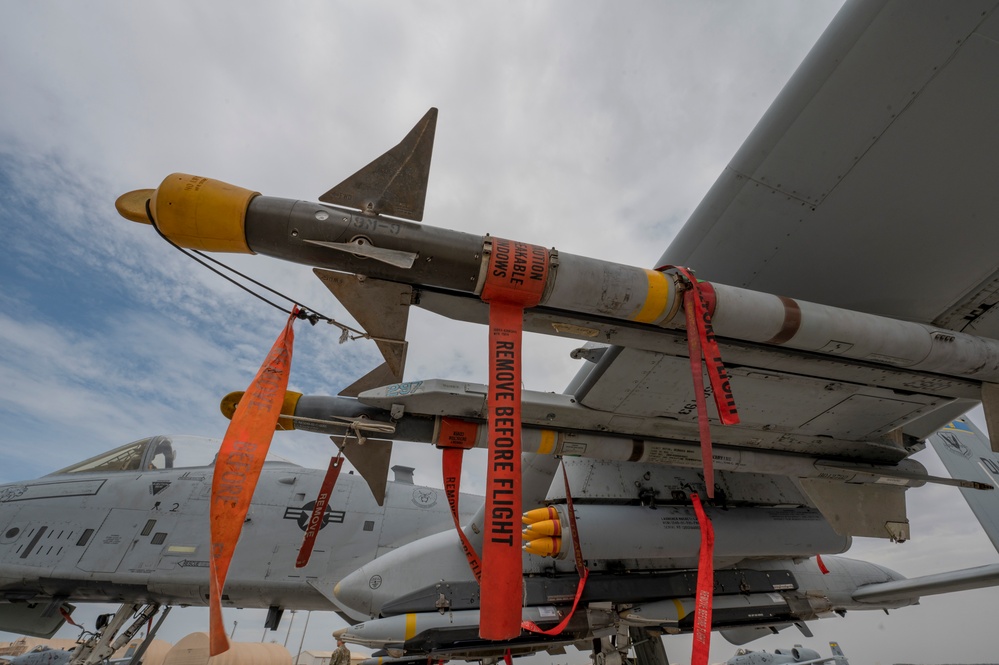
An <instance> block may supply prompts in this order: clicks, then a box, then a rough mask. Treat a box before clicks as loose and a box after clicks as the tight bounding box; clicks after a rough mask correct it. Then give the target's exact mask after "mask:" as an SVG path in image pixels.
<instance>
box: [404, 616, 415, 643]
mask: <svg viewBox="0 0 999 665" xmlns="http://www.w3.org/2000/svg"><path fill="white" fill-rule="evenodd" d="M414 637H416V615H415V614H407V615H406V639H407V640H411V639H413V638H414Z"/></svg>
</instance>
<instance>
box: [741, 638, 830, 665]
mask: <svg viewBox="0 0 999 665" xmlns="http://www.w3.org/2000/svg"><path fill="white" fill-rule="evenodd" d="M829 648H830V649H831V650H832V655H831V656H826V657H825V658H823V657H822V656H820V655H819V652H818V651H815V650H814V649H807V648H805V647H802V646H801V645H799V644H796V645H795V646H793V647H791V648H790V649H774V652H773V653H767V652H766V651H750V650H749V649H739V652H738V653H737V654H736V655H734V656H733V657H731V658H729V659H728V660H727V661H725V665H819V663H836V665H850V661H848V660H847V659H846V656H845V655H844V654H843V649H841V648H840V646H839V644H837V643H836V642H830V643H829Z"/></svg>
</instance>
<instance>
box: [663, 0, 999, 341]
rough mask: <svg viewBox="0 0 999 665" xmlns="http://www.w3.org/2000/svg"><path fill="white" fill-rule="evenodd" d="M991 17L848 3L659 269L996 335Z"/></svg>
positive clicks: (996, 30) (975, 9)
mask: <svg viewBox="0 0 999 665" xmlns="http://www.w3.org/2000/svg"><path fill="white" fill-rule="evenodd" d="M995 5H996V3H995V2H992V1H986V2H967V3H959V4H957V5H955V4H953V3H933V2H921V3H911V2H905V1H904V0H898V1H875V2H850V3H847V5H846V6H845V7H844V8H843V10H842V11H841V12H840V13H839V15H838V16H837V17H836V19H835V20H834V21H833V23H832V24H831V25H830V27H829V28H828V29H827V30H826V32H825V33H824V34H823V36H822V38H821V39H820V40H819V42H818V43H817V44H816V46H815V47H814V48H813V49H812V51H811V53H810V54H809V55H808V57H807V58H806V59H805V60H804V62H803V63H802V64H801V66H800V67H799V68H798V70H797V72H796V73H795V74H794V76H793V77H792V78H791V80H790V81H789V82H788V84H787V85H786V86H785V88H784V90H783V91H782V92H781V93H780V95H779V96H778V97H777V99H776V100H775V101H774V103H773V104H772V106H771V107H770V109H769V110H768V111H767V113H766V114H765V115H764V117H763V118H762V120H760V122H759V124H758V125H757V126H756V128H755V130H754V131H753V132H752V133H751V134H750V135H749V137H748V138H747V140H746V141H745V143H744V144H743V146H742V148H741V149H740V150H739V151H738V153H737V154H736V155H735V157H734V158H733V159H732V161H731V162H730V163H729V165H728V167H727V168H726V169H725V170H724V171H723V172H722V174H721V176H719V178H718V180H717V181H716V182H715V184H714V186H713V187H712V189H711V190H710V192H709V193H708V195H707V196H706V197H705V198H704V200H703V201H702V202H701V204H700V205H699V206H698V208H697V209H696V210H695V211H694V213H693V214H692V216H691V217H690V219H689V221H688V222H687V224H686V225H685V226H684V228H683V230H682V231H681V232H680V234H679V235H678V236H677V238H676V239H675V240H674V242H673V243H672V244H671V245H670V247H669V248H668V249H667V250H666V253H665V254H664V255H663V258H662V261H661V263H670V264H681V265H690V266H692V267H694V268H695V269H696V270H697V271H698V274H699V276H701V277H703V278H704V279H710V280H713V281H718V282H721V283H723V284H729V285H733V286H743V287H747V288H751V289H754V290H758V291H763V292H766V293H774V294H779V295H785V296H789V297H792V298H800V299H803V300H807V301H811V302H819V303H823V304H827V305H835V306H838V307H844V308H848V309H853V310H859V311H863V312H870V313H874V314H881V315H885V316H889V317H892V318H897V319H905V320H909V321H919V322H923V323H933V324H935V325H938V326H941V327H944V328H951V329H954V330H966V331H968V332H974V333H975V334H977V335H982V336H987V337H993V338H995V337H997V336H999V312H991V313H990V310H991V308H992V306H993V305H994V304H995V303H996V302H997V301H999V295H997V288H999V280H997V278H999V261H997V260H996V255H995V252H994V249H993V248H994V247H995V246H996V243H997V242H999V225H996V224H994V223H992V221H991V220H993V219H994V217H995V211H996V209H997V206H999V194H996V192H995V188H994V186H993V183H995V182H996V178H997V176H999V160H997V159H996V155H997V154H999V133H997V132H996V131H995V119H996V117H997V113H999V89H997V88H996V86H995V84H994V82H995V77H996V73H997V68H999V43H997V41H996V39H997V37H999V14H997V13H996V12H995V11H994V9H995Z"/></svg>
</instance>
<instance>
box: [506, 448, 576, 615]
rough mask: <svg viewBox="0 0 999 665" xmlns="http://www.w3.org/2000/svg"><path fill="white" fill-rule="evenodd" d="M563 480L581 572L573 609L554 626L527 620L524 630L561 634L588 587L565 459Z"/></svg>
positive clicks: (574, 547) (570, 530) (570, 527)
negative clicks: (545, 628) (540, 626)
mask: <svg viewBox="0 0 999 665" xmlns="http://www.w3.org/2000/svg"><path fill="white" fill-rule="evenodd" d="M562 480H563V482H564V483H565V506H566V510H567V511H568V513H569V533H570V534H571V535H572V554H573V557H574V558H575V559H576V572H577V573H578V574H579V584H577V585H576V597H575V598H573V600H572V609H571V610H569V613H568V614H566V615H565V616H564V617H563V618H562V621H560V622H559V624H558V625H557V626H555V627H554V628H549V629H548V630H542V629H541V628H539V627H538V625H537V624H536V623H534V622H533V621H525V622H523V623H522V624H520V627H521V628H523V629H524V630H529V631H531V632H532V633H541V634H542V635H559V634H561V633H562V631H563V630H565V627H566V626H568V625H569V620H570V619H572V615H574V614H575V613H576V608H577V607H578V606H579V599H580V598H582V596H583V589H584V588H585V587H586V580H587V579H588V578H589V577H590V571H589V570H588V569H587V568H586V561H585V560H584V559H583V548H582V547H580V545H579V531H578V529H577V528H576V510H575V508H573V506H572V493H571V492H569V473H568V472H567V471H566V470H565V461H563V462H562Z"/></svg>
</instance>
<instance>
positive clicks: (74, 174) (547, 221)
mask: <svg viewBox="0 0 999 665" xmlns="http://www.w3.org/2000/svg"><path fill="white" fill-rule="evenodd" d="M839 4H840V3H839V2H837V1H818V0H817V1H813V2H808V3H803V2H791V1H790V0H784V1H766V2H734V1H732V2H697V3H695V2H689V3H676V2H638V1H636V2H630V3H627V4H622V3H611V2H603V3H598V2H591V1H584V2H547V3H533V2H479V3H457V2H452V3H443V2H420V3H406V4H403V3H395V4H390V3H383V2H363V3H362V2H355V3H346V2H298V3H294V4H286V3H265V2H247V1H240V2H217V3H199V2H187V1H176V0H171V1H170V2H146V3H132V2H125V1H120V2H110V1H100V0H99V1H97V2H91V3H85V4H84V3H59V2H50V1H44V0H42V1H36V2H31V3H27V2H22V3H15V2H5V3H0V90H2V98H0V232H2V236H0V237H2V240H3V249H4V252H5V258H4V259H3V260H2V261H0V284H2V288H0V423H2V429H0V482H9V481H14V480H20V479H25V478H32V477H36V476H39V475H42V474H44V473H48V472H50V471H52V470H54V469H56V468H59V467H62V466H65V465H67V464H69V463H71V462H73V461H77V460H80V459H83V458H86V457H88V456H90V455H93V454H96V453H98V452H100V451H103V450H105V449H109V448H111V447H114V446H117V445H120V444H122V443H125V442H127V441H131V440H135V439H138V438H141V437H143V436H145V435H148V434H153V433H190V434H199V435H205V436H214V437H221V436H222V435H223V434H224V432H225V428H226V425H227V422H228V421H226V420H224V419H223V418H222V416H221V415H220V414H219V411H218V402H219V399H220V398H221V396H222V395H224V394H226V393H227V392H229V391H231V390H238V389H243V388H245V386H246V384H247V383H248V381H249V380H250V378H252V376H253V374H254V372H255V371H256V368H257V367H258V366H259V363H260V361H261V360H262V358H263V356H264V354H265V353H266V351H267V349H268V348H269V346H270V344H271V343H272V341H273V339H274V337H275V336H276V335H277V333H278V331H279V330H280V328H281V326H282V324H283V315H281V314H280V313H278V312H276V311H275V310H272V309H270V308H268V307H267V306H265V305H262V304H260V303H259V302H258V301H256V300H253V299H251V298H249V297H248V296H247V295H245V294H244V293H243V292H242V291H239V290H237V289H235V288H234V287H232V286H230V285H228V284H227V283H225V282H222V281H221V280H220V279H219V278H217V277H215V276H214V275H213V274H211V273H209V272H207V271H206V270H204V269H201V268H200V267H198V266H196V265H194V264H193V263H192V262H191V261H190V260H188V259H186V258H185V257H183V256H181V255H180V254H179V253H177V252H176V251H174V250H173V249H171V248H170V247H168V246H167V245H166V244H164V243H163V242H162V241H161V240H160V239H159V238H158V237H156V235H155V234H154V233H153V232H152V229H151V228H150V227H148V226H144V225H138V224H134V223H131V222H128V221H125V220H123V219H122V218H120V217H119V216H118V215H117V214H116V213H115V210H114V205H113V203H114V200H115V198H116V197H117V196H118V195H119V194H121V193H123V192H125V191H127V190H131V189H136V188H143V187H155V186H156V185H158V184H159V182H160V181H161V180H162V179H163V178H164V177H165V176H166V175H167V174H169V173H171V172H174V171H184V172H188V173H194V174H199V175H205V176H209V177H213V178H217V179H220V180H224V181H227V182H231V183H234V184H238V185H241V186H244V187H247V188H251V189H254V190H257V191H260V192H262V193H264V194H269V195H273V196H282V197H287V198H301V199H309V200H315V199H316V198H317V197H318V196H319V195H320V194H321V193H322V192H325V191H326V190H327V189H329V188H330V187H331V186H332V185H334V184H336V183H338V182H339V181H340V180H342V179H343V178H344V177H346V176H347V175H349V174H350V173H352V172H353V171H355V170H356V169H357V168H359V167H360V166H362V165H364V164H366V163H367V162H368V161H370V160H371V159H372V158H373V157H375V156H377V155H378V154H380V153H381V152H383V151H384V150H385V149H387V148H388V147H390V146H392V145H394V144H395V143H396V142H397V141H398V140H399V139H400V138H401V137H402V136H403V135H404V134H405V133H406V132H407V131H408V130H409V128H410V127H411V126H412V125H413V124H414V123H415V122H416V121H417V120H418V119H419V118H420V117H421V116H422V115H423V113H424V112H425V111H426V110H427V109H428V108H429V107H431V106H436V107H438V108H439V109H440V118H439V123H438V129H437V140H436V146H435V151H434V161H433V170H432V174H431V181H430V190H429V194H428V198H427V205H426V217H425V221H426V223H428V224H432V225H435V226H441V227H446V228H453V229H457V230H461V231H467V232H470V233H476V234H484V233H486V232H489V233H493V234H497V235H502V236H505V237H511V238H517V239H521V240H525V241H528V242H532V243H535V244H539V245H545V246H554V247H557V248H559V249H561V250H564V251H569V252H573V253H577V254H582V255H589V256H597V257H600V258H603V259H608V260H613V261H618V262H622V263H629V264H634V265H641V266H649V265H651V264H652V263H653V262H654V261H655V260H656V259H657V258H658V257H659V255H660V254H661V252H662V250H663V249H664V248H665V247H666V245H667V244H668V243H669V241H670V240H671V238H672V237H673V235H674V234H675V233H676V231H677V229H678V228H679V226H680V225H681V224H682V223H683V221H684V220H685V219H686V218H687V216H688V215H689V214H690V212H691V211H692V210H693V209H694V207H695V206H696V204H697V203H698V201H699V200H700V199H701V197H702V196H703V195H704V194H705V192H706V191H707V190H708V188H709V186H710V185H711V184H712V183H713V182H714V180H715V178H716V177H717V176H718V174H719V173H720V171H721V169H722V168H723V166H724V165H725V164H726V163H727V162H728V160H729V159H730V158H731V156H732V155H733V154H734V153H735V151H736V149H737V148H738V147H739V145H740V144H741V142H742V140H743V139H744V138H745V136H746V135H747V134H748V132H749V131H750V130H751V129H752V127H753V126H754V125H755V123H756V122H757V120H758V119H759V117H760V116H761V115H762V113H763V112H764V111H765V110H766V108H767V106H768V105H769V103H770V101H771V100H772V99H773V98H774V96H775V95H776V94H777V92H778V91H779V90H780V88H781V86H782V85H783V84H784V83H785V82H786V81H787V79H788V77H789V76H790V75H791V73H792V72H793V71H794V69H795V67H796V66H797V64H798V63H799V62H800V61H801V59H802V57H803V56H804V55H805V53H806V52H807V51H808V49H809V48H810V47H811V45H812V44H813V43H814V42H815V40H816V39H817V37H818V36H819V34H820V33H821V32H822V30H823V29H824V27H825V26H826V25H827V24H828V22H829V20H830V19H831V17H832V16H833V15H834V14H835V12H836V11H837V9H838V8H839ZM231 263H232V264H233V265H236V266H238V267H239V268H240V269H243V270H245V271H247V272H250V273H251V274H252V275H253V276H254V277H255V278H256V279H258V280H260V281H263V282H266V283H268V284H270V285H272V286H274V287H275V288H277V289H278V290H281V291H283V292H285V293H288V294H291V295H292V296H293V297H294V298H296V299H298V300H299V301H301V302H303V303H306V304H308V305H311V306H313V307H314V308H315V309H317V310H319V311H321V312H323V313H325V314H328V315H331V316H334V317H336V318H342V319H344V320H347V317H346V315H345V314H344V312H343V310H342V308H340V307H339V305H338V304H336V303H335V302H333V300H332V298H331V297H330V296H329V294H328V292H326V290H325V288H324V287H322V285H321V284H319V282H318V281H317V280H315V279H314V278H313V277H312V275H311V272H310V271H309V269H308V268H305V267H303V266H296V265H290V264H284V263H280V262H277V261H273V260H270V259H267V258H264V257H236V258H233V259H232V261H231ZM485 339H486V338H485V333H484V330H483V329H481V328H479V327H475V326H471V325H458V324H454V323H451V322H448V321H442V320H439V319H436V318H434V317H432V316H430V315H427V314H424V313H421V312H415V313H414V318H413V320H412V322H411V325H410V340H411V346H410V351H409V365H408V367H407V373H406V378H407V379H410V380H412V379H420V378H435V377H442V378H454V379H462V380H470V381H478V382H485V380H486V379H485V367H486V359H485ZM337 342H338V331H337V330H335V329H333V328H332V327H330V326H326V325H319V326H316V327H314V328H312V327H309V326H307V325H301V324H299V325H298V326H297V342H296V350H295V361H294V364H293V370H292V377H291V388H292V389H294V390H298V391H300V392H303V393H306V394H336V393H337V392H338V391H339V390H340V389H341V388H343V387H344V386H346V385H348V384H349V383H351V382H352V381H353V380H354V379H356V378H358V377H359V376H361V375H362V374H363V373H365V372H366V371H367V370H368V369H370V368H372V367H374V366H375V365H376V364H377V362H378V356H377V352H376V351H375V349H374V347H373V345H371V344H369V343H364V342H351V343H347V344H344V345H340V344H338V343H337ZM573 346H574V344H572V343H564V342H560V341H558V340H552V339H543V338H536V337H533V336H532V337H530V338H529V339H528V340H527V344H526V353H527V361H526V362H525V384H526V386H527V387H528V388H530V389H535V390H561V389H562V388H564V386H565V385H566V383H567V382H568V380H569V379H570V378H571V376H572V374H573V372H574V370H575V365H574V362H575V361H572V360H570V359H569V358H568V351H569V350H570V349H571V348H573ZM274 446H275V450H276V451H277V452H279V453H280V454H282V455H283V456H285V457H287V458H290V459H292V460H294V461H296V462H298V463H301V464H303V465H309V466H320V465H322V464H325V461H326V459H328V455H329V452H330V451H329V449H328V441H326V440H325V439H324V438H322V437H316V436H314V435H313V436H310V435H296V434H292V435H279V436H278V437H276V439H275V443H274ZM399 448H402V449H400V450H397V453H396V457H395V460H394V461H395V462H396V463H404V464H410V465H412V466H416V467H417V469H418V470H417V481H418V482H422V483H426V484H432V485H434V484H436V485H439V484H440V481H439V472H438V470H437V469H438V467H437V463H436V461H435V458H434V457H433V456H429V457H428V456H427V454H426V453H427V452H428V451H427V450H425V449H418V448H416V447H415V446H411V447H408V448H407V447H399ZM921 460H922V461H923V462H924V464H927V466H929V467H930V468H931V470H937V471H938V472H941V473H942V471H940V470H939V465H938V463H937V462H936V460H935V459H934V458H933V456H932V454H923V455H921ZM479 469H481V463H479V464H478V466H477V465H476V464H474V463H473V464H471V465H470V466H469V468H468V469H467V470H466V476H465V481H464V487H465V488H466V489H475V488H476V487H480V488H481V476H480V472H479ZM910 519H911V521H912V524H913V535H914V539H913V541H911V542H909V543H906V544H904V545H891V544H887V543H881V542H871V543H867V542H859V541H858V543H857V545H856V546H855V549H854V550H853V551H852V552H851V555H855V556H856V557H857V558H869V559H871V560H873V561H876V562H878V563H882V564H885V565H888V566H889V567H892V568H894V569H896V570H898V571H900V572H902V573H903V574H906V575H909V576H913V575H919V574H927V573H931V572H939V571H943V570H947V569H952V568H960V567H966V566H972V565H979V564H985V563H993V562H994V561H995V559H996V552H995V551H994V550H993V548H992V547H991V545H990V544H989V542H988V541H987V540H986V539H985V537H984V536H983V535H982V534H981V533H980V530H979V529H978V527H977V525H976V523H975V522H974V520H973V519H972V518H971V516H970V512H969V511H968V510H967V509H966V507H965V506H964V504H963V502H962V501H961V499H960V497H959V495H958V494H957V493H956V491H952V490H946V489H934V488H930V489H923V490H919V491H914V492H910ZM996 598H997V592H996V591H995V590H990V591H977V592H966V593H963V594H956V595H953V596H950V597H938V598H929V599H926V600H924V602H923V604H922V605H921V606H919V607H914V608H907V609H902V610H898V611H895V612H892V614H891V615H890V616H885V615H884V614H881V613H855V614H850V615H848V616H847V618H845V619H829V620H825V621H820V622H816V623H813V624H812V628H813V630H814V631H815V633H816V637H815V639H812V640H807V641H805V642H804V643H805V644H807V645H808V646H812V647H813V648H817V649H818V650H820V651H821V652H823V653H825V652H827V647H826V646H825V641H828V640H830V639H837V640H839V641H840V643H841V644H842V645H843V646H844V648H845V649H846V652H847V655H848V656H851V657H854V658H855V661H854V662H856V663H891V662H906V663H940V662H984V661H985V660H988V659H990V658H991V659H992V660H994V653H995V647H994V640H993V639H991V637H992V635H991V633H992V632H993V631H994V626H993V625H992V624H993V623H994V621H991V620H990V617H991V616H992V614H993V613H992V612H987V611H985V610H984V608H986V607H990V606H991V607H994V605H995V601H996ZM98 611H107V608H103V607H102V608H100V609H99V610H98V608H95V607H86V606H84V607H81V608H80V610H79V613H78V616H79V617H81V618H82V619H83V621H84V623H86V624H87V625H88V626H92V625H93V617H94V616H95V615H96V614H97V613H98ZM262 616H263V615H262V613H261V612H254V611H244V612H228V613H227V621H228V622H229V623H230V625H231V623H232V622H233V621H238V627H237V632H236V639H237V640H241V641H255V640H259V639H261V634H262V630H261V627H262V622H263V621H262ZM304 623H305V622H304V620H303V619H302V618H301V615H300V616H299V617H298V618H296V621H295V625H294V626H293V627H292V630H291V631H290V632H286V630H285V629H286V628H287V626H288V623H287V618H286V620H285V624H283V625H282V629H281V630H280V631H278V632H277V633H275V634H272V635H269V636H268V637H267V639H277V640H278V641H279V642H280V641H284V639H285V637H286V635H287V636H288V638H289V641H288V646H289V648H292V650H295V649H297V645H298V643H299V640H300V639H301V635H302V633H301V629H302V627H303V626H304ZM339 625H340V624H339V622H338V620H336V619H335V618H334V617H331V616H325V615H321V614H319V613H314V614H313V615H312V617H311V619H310V625H309V632H308V634H307V635H306V636H305V640H304V643H305V648H310V647H312V648H318V649H326V648H331V646H332V645H331V640H330V639H329V630H331V629H332V628H333V627H338V626H339ZM205 627H206V621H205V613H204V612H203V611H201V610H177V611H175V612H174V614H173V615H172V616H171V619H170V620H169V621H168V622H167V624H166V626H165V627H164V629H163V630H162V631H161V636H162V637H164V638H165V639H168V640H170V641H176V640H177V639H179V638H180V637H181V636H182V635H184V634H186V633H187V632H191V631H193V630H201V629H204V628H205ZM60 636H66V637H70V636H75V633H74V632H73V631H71V630H68V629H66V628H64V629H63V630H62V631H61V633H60ZM275 636H276V637H275ZM803 640H804V638H803V637H802V636H800V635H798V634H797V633H787V634H785V635H783V636H778V637H774V638H767V639H766V640H762V641H760V642H757V643H756V645H755V646H757V647H758V648H766V649H772V648H774V647H780V646H789V645H791V644H793V643H795V642H802V641H803ZM733 651H734V647H732V646H730V645H728V644H727V643H725V642H724V641H723V640H722V639H721V638H720V637H719V636H717V635H716V637H715V644H714V648H713V651H712V658H713V660H716V661H721V660H725V659H726V658H728V657H729V656H731V654H732V653H733ZM667 652H668V653H669V655H670V657H671V659H672V660H674V661H680V662H682V661H683V660H684V659H686V658H687V657H688V654H689V640H688V639H686V638H683V637H681V638H676V639H671V640H669V641H668V642H667ZM569 659H570V660H571V661H572V662H584V661H585V657H584V656H583V655H582V654H570V656H569ZM565 660H566V657H561V658H558V659H557V661H558V662H564V661H565ZM543 662H547V660H543Z"/></svg>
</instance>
